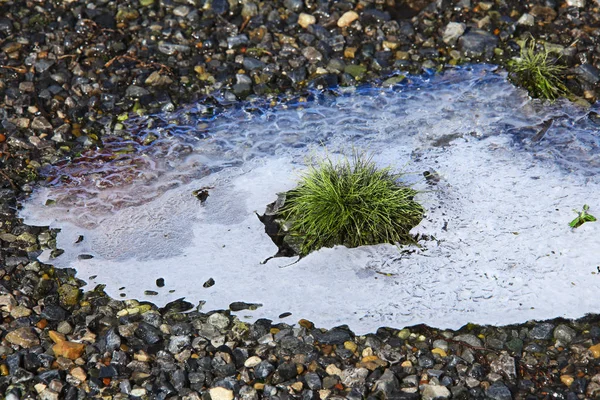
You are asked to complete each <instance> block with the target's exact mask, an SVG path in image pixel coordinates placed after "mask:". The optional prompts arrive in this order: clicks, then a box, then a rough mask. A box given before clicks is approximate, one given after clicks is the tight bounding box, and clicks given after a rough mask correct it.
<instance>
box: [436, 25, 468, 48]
mask: <svg viewBox="0 0 600 400" xmlns="http://www.w3.org/2000/svg"><path fill="white" fill-rule="evenodd" d="M466 27H467V26H466V25H465V24H463V23H461V22H449V23H448V25H446V28H445V29H444V33H443V34H442V40H443V41H444V43H446V44H449V45H454V44H456V42H457V41H458V38H459V37H461V36H462V35H463V33H465V29H466Z"/></svg>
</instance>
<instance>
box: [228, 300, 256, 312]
mask: <svg viewBox="0 0 600 400" xmlns="http://www.w3.org/2000/svg"><path fill="white" fill-rule="evenodd" d="M261 306H262V304H251V303H244V302H243V301H234V302H233V303H231V304H230V305H229V309H230V310H231V311H242V310H256V309H257V308H258V307H261Z"/></svg>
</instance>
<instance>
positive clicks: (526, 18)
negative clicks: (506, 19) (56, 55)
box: [517, 13, 535, 26]
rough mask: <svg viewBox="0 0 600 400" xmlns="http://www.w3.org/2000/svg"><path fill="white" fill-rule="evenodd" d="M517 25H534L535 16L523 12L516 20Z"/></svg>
mask: <svg viewBox="0 0 600 400" xmlns="http://www.w3.org/2000/svg"><path fill="white" fill-rule="evenodd" d="M517 25H523V26H534V25H535V17H534V16H533V15H531V14H528V13H525V14H523V15H521V18H519V19H518V20H517Z"/></svg>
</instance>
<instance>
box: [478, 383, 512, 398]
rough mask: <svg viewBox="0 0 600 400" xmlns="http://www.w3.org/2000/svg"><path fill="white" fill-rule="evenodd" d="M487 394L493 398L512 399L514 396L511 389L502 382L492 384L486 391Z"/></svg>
mask: <svg viewBox="0 0 600 400" xmlns="http://www.w3.org/2000/svg"><path fill="white" fill-rule="evenodd" d="M485 395H486V396H487V397H489V398H490V399H492V400H512V398H513V396H512V393H511V392H510V389H509V388H508V387H507V386H506V385H505V384H504V383H502V382H495V383H494V384H492V385H491V386H490V387H489V388H488V390H486V391H485Z"/></svg>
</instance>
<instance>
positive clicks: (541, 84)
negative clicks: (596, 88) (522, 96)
mask: <svg viewBox="0 0 600 400" xmlns="http://www.w3.org/2000/svg"><path fill="white" fill-rule="evenodd" d="M535 47H536V43H535V41H534V40H531V41H530V42H529V44H527V43H525V44H524V45H523V47H522V48H521V54H520V57H519V58H517V59H515V60H513V61H511V62H509V65H508V67H509V71H510V72H511V75H510V78H511V80H512V81H513V82H514V83H515V84H516V85H517V86H520V87H522V88H524V89H526V90H527V91H528V92H529V95H530V96H531V97H535V98H542V99H548V100H555V99H557V98H558V97H560V96H567V95H569V90H568V89H567V87H566V86H565V85H564V83H563V78H564V75H565V70H566V67H564V66H563V65H559V64H557V63H556V62H557V59H555V58H554V57H552V56H551V55H550V52H549V51H548V50H546V49H544V50H540V51H536V49H535Z"/></svg>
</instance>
